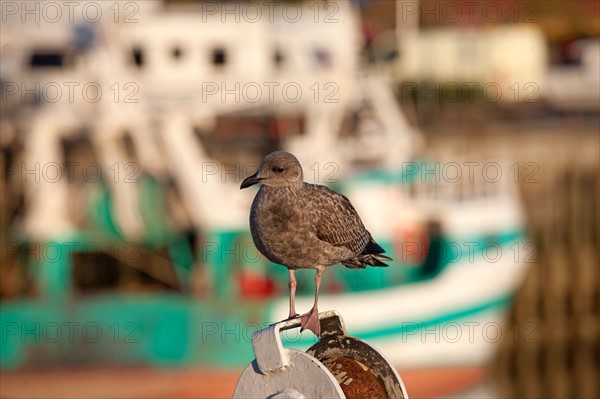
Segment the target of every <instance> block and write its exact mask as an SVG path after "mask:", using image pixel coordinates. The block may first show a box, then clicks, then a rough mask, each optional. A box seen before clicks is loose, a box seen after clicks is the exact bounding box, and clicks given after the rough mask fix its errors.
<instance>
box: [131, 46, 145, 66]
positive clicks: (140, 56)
mask: <svg viewBox="0 0 600 399" xmlns="http://www.w3.org/2000/svg"><path fill="white" fill-rule="evenodd" d="M133 62H134V64H135V65H136V66H137V67H139V68H141V67H142V66H143V65H144V52H143V51H142V49H141V48H139V47H134V48H133Z"/></svg>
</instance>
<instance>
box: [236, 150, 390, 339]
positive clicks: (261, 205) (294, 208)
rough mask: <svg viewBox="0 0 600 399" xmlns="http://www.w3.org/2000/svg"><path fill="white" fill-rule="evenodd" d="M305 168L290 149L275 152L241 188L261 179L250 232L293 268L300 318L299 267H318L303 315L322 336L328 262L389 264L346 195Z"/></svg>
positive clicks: (362, 265)
mask: <svg viewBox="0 0 600 399" xmlns="http://www.w3.org/2000/svg"><path fill="white" fill-rule="evenodd" d="M303 177H304V176H303V173H302V166H300V162H298V160H297V159H296V157H295V156H293V155H292V154H290V153H287V152H283V151H275V152H272V153H270V154H269V155H267V156H266V157H265V158H264V159H263V160H262V162H261V164H260V166H259V168H258V171H257V172H256V173H255V174H253V175H252V176H249V177H247V178H246V179H245V180H244V181H243V182H242V185H241V186H240V188H241V189H243V188H247V187H250V186H252V185H254V184H257V183H260V184H262V187H261V188H260V189H259V190H258V193H257V194H256V197H255V198H254V202H253V203H252V209H251V211H250V231H251V233H252V240H253V241H254V245H256V248H257V249H258V250H259V251H260V252H261V253H262V254H263V255H264V256H265V257H266V258H267V259H269V260H270V261H271V262H274V263H279V264H281V265H283V266H285V267H287V268H288V271H289V275H290V284H289V289H290V314H289V317H290V318H293V317H296V316H298V315H297V313H296V309H295V304H294V299H295V295H296V277H295V275H294V273H295V271H296V269H316V271H317V274H316V276H315V285H316V288H315V302H314V305H313V307H312V309H311V310H310V311H309V312H308V313H306V314H304V315H302V316H301V323H302V330H305V329H307V330H311V331H312V332H313V333H314V334H315V335H317V336H320V335H321V325H320V323H319V311H318V308H317V303H318V300H319V286H320V284H321V275H322V273H323V270H324V268H325V267H326V266H331V265H334V264H336V263H341V264H342V265H344V266H346V267H348V268H351V269H364V268H365V267H367V265H370V266H382V267H385V266H387V265H386V264H385V263H383V262H382V261H384V260H386V261H390V260H392V259H391V258H388V257H387V256H384V255H381V254H382V253H384V252H385V251H384V249H383V248H381V247H380V246H379V245H378V244H377V243H376V242H375V241H374V240H373V238H372V237H371V233H369V232H368V231H367V229H366V228H365V226H364V225H363V223H362V221H361V220H360V217H359V216H358V214H357V213H356V210H355V209H354V207H353V206H352V204H351V203H350V200H348V198H346V197H345V196H343V195H341V194H338V193H336V192H335V191H333V190H330V189H329V188H327V187H325V186H321V185H317V184H308V183H305V182H304V181H303Z"/></svg>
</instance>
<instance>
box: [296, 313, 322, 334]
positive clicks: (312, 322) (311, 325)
mask: <svg viewBox="0 0 600 399" xmlns="http://www.w3.org/2000/svg"><path fill="white" fill-rule="evenodd" d="M300 325H301V327H300V332H302V331H304V330H310V331H312V332H313V334H315V335H316V336H317V337H319V338H321V322H320V321H319V311H318V310H317V308H312V309H311V310H310V311H309V312H308V313H305V314H303V315H302V316H300Z"/></svg>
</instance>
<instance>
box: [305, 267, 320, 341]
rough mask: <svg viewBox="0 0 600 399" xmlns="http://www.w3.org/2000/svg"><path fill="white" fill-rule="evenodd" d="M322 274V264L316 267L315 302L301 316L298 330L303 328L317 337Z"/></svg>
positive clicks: (318, 334) (318, 333) (318, 332)
mask: <svg viewBox="0 0 600 399" xmlns="http://www.w3.org/2000/svg"><path fill="white" fill-rule="evenodd" d="M322 274H323V266H319V267H317V274H316V275H315V304H314V305H313V307H312V309H310V310H309V312H308V313H306V314H304V315H302V316H301V318H300V320H301V325H302V327H301V328H300V332H302V331H304V330H310V331H312V332H313V333H314V334H315V335H316V336H317V337H319V338H320V337H321V323H320V322H319V309H318V302H319V286H320V285H321V275H322Z"/></svg>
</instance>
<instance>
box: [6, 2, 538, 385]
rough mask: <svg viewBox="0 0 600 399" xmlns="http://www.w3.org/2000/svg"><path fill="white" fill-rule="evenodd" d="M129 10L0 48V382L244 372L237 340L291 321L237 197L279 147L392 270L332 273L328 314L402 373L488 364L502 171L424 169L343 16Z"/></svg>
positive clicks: (415, 136)
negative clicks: (161, 371) (32, 371)
mask: <svg viewBox="0 0 600 399" xmlns="http://www.w3.org/2000/svg"><path fill="white" fill-rule="evenodd" d="M132 4H136V6H137V7H138V8H136V9H135V10H137V11H136V14H135V15H134V16H131V18H136V19H138V22H137V23H130V24H128V23H126V22H124V21H120V22H119V23H114V22H113V21H112V20H111V21H103V23H101V24H89V23H86V22H85V21H78V22H76V23H66V22H65V23H54V24H43V23H42V24H41V25H39V24H37V25H36V24H26V25H23V24H21V23H20V21H19V22H18V23H17V22H15V25H16V26H14V27H13V28H14V29H7V35H4V34H3V39H2V40H3V42H2V64H3V65H2V66H3V67H2V77H1V78H2V82H3V93H2V95H3V97H5V99H6V101H3V102H2V107H3V108H4V110H9V111H10V112H3V113H2V114H3V116H2V124H1V125H0V126H1V128H2V137H3V139H2V154H3V155H2V156H3V159H2V162H3V164H4V165H7V166H6V168H5V169H4V170H3V178H4V179H5V180H4V181H5V182H6V185H5V186H6V187H5V188H4V190H3V193H2V196H3V202H5V199H6V200H7V201H8V202H7V203H8V204H9V205H5V206H4V208H3V215H2V216H3V217H2V219H3V220H5V221H8V222H6V224H4V222H3V225H2V236H3V244H2V245H3V260H2V263H3V271H2V272H3V275H4V276H9V277H10V281H11V282H12V283H13V284H12V285H11V287H15V286H16V287H18V288H17V289H15V288H10V287H8V286H6V287H5V286H4V285H3V289H2V295H3V300H2V304H1V305H0V306H1V312H2V334H3V339H2V342H0V354H1V357H0V361H1V366H2V368H3V370H19V369H20V368H27V367H35V366H47V365H81V364H101V365H158V366H190V365H205V366H212V367H224V368H233V369H236V368H239V367H242V366H244V365H245V364H247V363H248V362H249V361H250V360H251V359H252V357H253V355H252V348H251V345H250V336H251V334H252V332H253V331H255V330H256V329H258V328H260V327H262V326H264V325H266V324H268V323H269V322H273V321H277V320H279V319H282V318H284V317H285V316H286V312H287V310H286V309H287V297H285V295H284V294H283V293H284V292H285V288H286V287H287V273H286V270H285V269H284V268H283V267H280V266H276V265H272V264H270V263H269V262H268V261H266V260H265V259H264V258H262V257H260V256H259V255H258V253H257V252H256V249H255V248H254V246H253V244H252V240H251V237H250V233H249V229H248V225H247V219H248V212H249V209H250V201H251V200H252V197H253V196H252V195H250V194H249V193H247V192H240V191H239V183H240V182H241V180H242V178H243V177H245V176H246V175H248V174H250V173H252V172H253V171H254V169H255V168H256V166H257V162H258V160H259V159H260V157H261V156H262V155H263V154H264V153H266V152H268V151H271V150H273V149H275V148H282V149H285V150H287V151H290V152H292V153H294V154H295V155H296V156H297V157H298V158H299V159H300V160H301V162H302V163H303V165H304V169H305V171H306V179H307V180H308V181H313V182H315V183H319V184H328V185H330V186H332V187H334V188H335V189H337V190H339V191H341V192H343V193H344V194H345V195H347V196H348V197H349V198H350V199H351V200H352V202H353V204H354V205H355V207H356V208H357V210H358V212H359V214H361V216H362V217H363V220H364V222H365V225H366V226H367V227H368V228H369V230H370V231H371V232H372V234H373V236H374V237H377V241H378V242H379V243H380V244H382V246H383V247H384V248H385V249H386V251H387V253H388V254H389V255H390V256H391V257H393V258H394V259H395V261H394V262H393V263H392V265H391V267H389V268H387V269H382V268H369V269H366V270H360V271H355V270H349V269H345V268H343V267H341V266H339V267H334V268H330V269H328V270H327V275H326V276H325V277H324V285H323V287H322V294H323V296H322V308H323V309H330V308H331V309H336V310H338V311H339V312H340V313H341V314H342V315H343V317H344V319H345V320H346V323H347V326H348V331H349V333H350V334H351V335H354V336H358V337H361V338H365V339H367V340H369V342H370V343H372V344H373V345H374V346H376V347H378V348H380V349H381V350H382V351H383V352H384V353H385V354H386V356H387V357H388V358H389V359H390V360H391V361H392V362H393V363H394V364H395V365H397V367H398V368H399V369H401V370H432V374H431V376H432V377H431V378H435V375H436V374H435V373H436V371H435V370H439V369H441V368H446V367H452V368H454V369H456V370H460V368H464V369H465V370H471V369H472V368H473V367H482V366H484V365H485V364H487V363H488V362H489V360H490V359H491V357H492V356H493V353H494V349H495V346H494V343H495V342H497V341H498V340H499V339H500V337H501V336H502V334H503V323H504V320H505V318H506V314H507V310H508V308H509V307H510V305H511V301H512V298H513V295H514V293H515V291H516V289H517V287H518V286H519V284H520V283H521V281H522V278H523V275H524V272H525V269H526V267H527V260H528V257H530V256H533V255H534V254H533V252H532V251H533V250H534V248H530V247H528V244H527V239H526V231H525V221H524V216H523V211H522V204H521V199H520V198H519V195H518V192H517V190H516V185H515V184H514V183H515V179H516V177H515V175H508V173H507V171H514V172H515V173H518V167H517V168H515V169H511V167H512V163H511V161H510V160H509V159H507V160H505V162H499V161H498V160H488V159H471V158H468V159H467V158H460V157H451V158H448V157H445V158H444V157H442V158H439V159H433V158H431V159H427V158H423V159H421V158H419V154H423V153H424V152H423V146H422V142H421V138H420V135H419V133H418V131H417V130H416V129H414V128H413V127H411V126H410V125H409V124H408V122H407V121H406V119H405V117H404V115H403V114H402V112H401V111H400V109H399V108H398V106H397V104H396V102H395V98H394V93H393V92H392V89H391V84H390V81H389V80H388V78H387V76H388V73H387V72H389V71H386V70H385V69H382V68H376V69H373V68H366V67H363V66H361V63H360V58H359V51H360V45H361V42H360V37H359V27H358V24H359V21H358V16H357V14H356V13H355V11H354V10H353V9H352V8H351V5H350V3H346V2H327V3H323V4H322V8H321V9H320V12H321V14H319V17H318V18H315V10H314V9H312V8H310V6H311V5H310V4H302V5H298V4H296V3H292V4H294V6H293V7H299V8H298V15H299V16H300V17H299V19H297V20H295V19H290V18H291V17H290V15H291V14H281V13H275V14H274V17H273V19H272V20H270V19H269V18H267V15H269V14H268V13H267V10H265V9H261V8H260V7H259V8H257V10H259V11H260V12H261V15H262V16H263V17H262V18H259V19H258V20H256V21H254V20H251V19H248V18H241V19H239V20H238V21H236V22H235V23H232V22H231V21H229V22H227V20H226V19H227V18H226V17H227V15H225V20H224V19H223V14H222V12H221V11H222V10H217V11H215V10H214V9H212V8H211V9H210V12H209V10H208V9H206V8H205V7H204V6H197V7H195V6H191V5H180V6H178V7H169V8H163V7H162V6H160V5H158V4H159V3H154V2H148V4H145V5H143V4H138V3H132ZM211 4H212V5H217V8H218V4H219V3H211ZM109 5H110V4H108V3H107V5H106V7H108V6H109ZM246 6H247V5H246ZM290 6H291V5H290ZM105 11H106V10H105ZM109 15H110V14H109ZM253 15H254V14H253ZM229 17H230V18H234V16H232V15H230V16H229ZM331 22H335V23H331ZM5 66H6V67H5ZM56 93H60V95H58V94H56ZM309 274H310V273H306V275H305V276H298V278H299V287H298V294H299V296H300V297H299V299H298V304H297V306H298V308H299V309H306V310H308V308H309V302H310V301H311V300H312V299H311V295H312V283H311V281H312V277H313V276H312V275H309ZM3 280H6V279H5V278H3ZM303 296H304V297H303ZM314 340H315V338H314V337H312V336H308V334H306V333H305V334H303V335H302V336H289V337H287V344H288V345H290V346H294V347H299V348H306V347H308V346H309V345H310V344H311V343H313V342H314ZM409 390H410V389H409Z"/></svg>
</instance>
